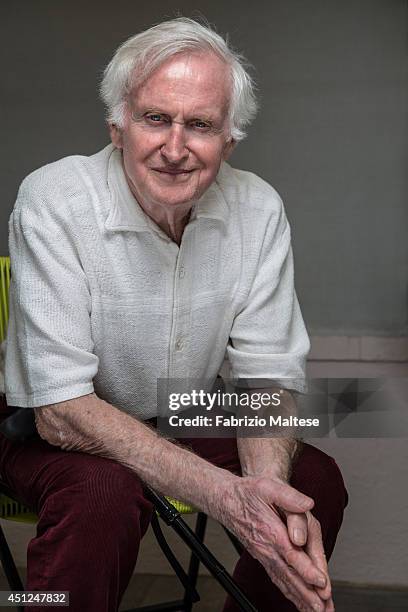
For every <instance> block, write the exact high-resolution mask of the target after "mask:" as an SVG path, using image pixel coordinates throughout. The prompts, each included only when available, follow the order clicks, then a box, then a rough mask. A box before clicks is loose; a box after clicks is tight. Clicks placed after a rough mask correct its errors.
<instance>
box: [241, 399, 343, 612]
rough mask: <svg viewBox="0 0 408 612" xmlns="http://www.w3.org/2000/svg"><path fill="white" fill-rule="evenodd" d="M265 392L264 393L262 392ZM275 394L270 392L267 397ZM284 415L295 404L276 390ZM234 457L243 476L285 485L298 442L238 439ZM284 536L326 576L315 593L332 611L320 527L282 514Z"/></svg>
mask: <svg viewBox="0 0 408 612" xmlns="http://www.w3.org/2000/svg"><path fill="white" fill-rule="evenodd" d="M263 391H265V390H263ZM275 391H277V390H276V389H273V390H272V391H271V393H273V392H275ZM279 394H280V396H281V405H280V409H279V411H280V412H281V413H283V414H284V415H290V414H296V403H295V400H294V398H293V396H292V395H291V393H289V392H287V391H283V390H279ZM237 446H238V453H239V458H240V463H241V469H242V474H243V475H244V476H261V475H262V476H265V477H269V478H271V479H272V480H275V479H278V480H281V481H283V482H289V479H290V475H291V471H292V464H293V461H294V460H295V457H297V456H298V454H299V452H300V450H301V442H300V441H299V440H297V439H296V438H294V437H290V436H288V437H278V438H272V437H264V438H249V437H245V438H238V439H237ZM280 510H281V512H282V514H283V516H284V517H285V519H286V525H287V531H288V535H289V537H290V539H291V542H292V543H293V544H294V545H295V546H299V547H303V548H304V550H305V551H306V552H307V554H308V555H309V556H310V558H311V559H312V560H313V561H314V563H315V564H316V566H317V567H319V568H320V570H321V571H322V572H323V573H324V574H325V576H326V586H325V588H323V589H317V592H318V594H319V595H320V596H321V597H322V599H323V601H324V602H325V605H326V608H325V610H326V611H327V612H331V611H332V610H334V605H333V600H332V598H331V584H330V578H329V574H328V568H327V562H326V558H325V555H324V549H323V542H322V535H321V529H320V524H319V522H318V521H317V519H315V518H314V516H313V515H312V514H311V512H310V511H307V512H305V513H297V512H288V511H284V510H283V511H282V509H280Z"/></svg>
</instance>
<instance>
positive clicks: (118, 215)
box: [105, 148, 229, 234]
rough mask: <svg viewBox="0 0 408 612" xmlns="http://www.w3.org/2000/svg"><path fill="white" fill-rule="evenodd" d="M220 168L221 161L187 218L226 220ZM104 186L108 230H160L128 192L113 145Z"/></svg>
mask: <svg viewBox="0 0 408 612" xmlns="http://www.w3.org/2000/svg"><path fill="white" fill-rule="evenodd" d="M222 171H223V164H222V165H221V168H220V171H219V173H218V175H217V179H216V181H215V182H214V183H212V185H210V187H209V188H208V189H207V191H206V192H205V193H204V194H203V195H202V196H201V198H200V199H199V200H198V201H197V202H196V203H195V204H194V206H193V209H192V211H191V216H190V221H192V220H193V219H195V218H197V219H198V218H200V217H202V218H207V219H217V220H219V221H222V222H223V223H225V224H226V223H227V220H228V215H229V208H228V204H227V202H226V200H225V198H224V195H223V193H222V190H221V189H220V186H219V184H218V182H217V181H218V178H219V176H220V174H221V173H222ZM108 187H109V191H110V194H111V202H112V208H111V210H110V212H109V214H108V217H107V219H106V221H105V228H106V229H107V230H109V231H135V232H146V231H147V232H151V231H154V232H156V233H160V234H162V233H163V232H162V230H161V229H160V228H159V227H158V225H156V223H154V221H152V219H150V217H148V215H146V213H145V212H144V211H143V209H142V208H141V206H140V205H139V204H138V202H137V200H136V198H135V197H134V195H133V194H132V192H131V191H130V188H129V185H128V182H127V180H126V177H125V173H124V171H123V165H122V155H121V152H120V150H119V149H116V148H113V149H112V152H111V154H110V156H109V161H108Z"/></svg>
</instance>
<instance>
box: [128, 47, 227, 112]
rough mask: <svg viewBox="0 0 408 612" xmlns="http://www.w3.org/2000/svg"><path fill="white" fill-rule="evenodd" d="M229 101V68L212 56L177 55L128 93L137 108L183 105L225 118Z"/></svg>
mask: <svg viewBox="0 0 408 612" xmlns="http://www.w3.org/2000/svg"><path fill="white" fill-rule="evenodd" d="M230 98H231V75H230V68H229V66H228V65H227V64H226V63H225V62H224V61H223V60H221V59H220V58H219V57H218V56H217V55H215V54H214V53H198V52H189V53H180V54H177V55H175V56H173V57H171V58H170V59H168V60H167V61H165V62H164V63H163V64H161V66H159V67H158V68H157V69H156V70H154V72H153V73H152V74H150V76H149V77H148V78H147V79H146V80H145V81H144V82H143V83H142V84H140V85H135V87H134V88H133V89H132V91H131V99H132V102H133V103H134V104H135V105H137V106H146V105H147V106H152V107H160V108H163V106H164V105H167V106H170V107H171V106H177V105H178V106H180V105H183V107H184V108H186V110H188V109H190V108H191V109H196V110H199V109H200V108H202V109H203V110H205V111H209V110H211V111H212V112H213V113H215V114H216V115H218V116H224V115H226V114H227V112H228V109H229V105H230Z"/></svg>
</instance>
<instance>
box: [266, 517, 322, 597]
mask: <svg viewBox="0 0 408 612" xmlns="http://www.w3.org/2000/svg"><path fill="white" fill-rule="evenodd" d="M275 546H276V549H277V551H278V552H279V555H280V556H281V557H282V558H283V560H284V561H285V563H286V565H287V566H289V567H290V568H293V569H294V570H295V571H296V572H297V574H299V576H300V577H301V578H302V579H303V580H304V581H305V582H306V583H307V584H309V585H312V586H314V587H318V588H321V589H325V588H326V586H327V580H328V577H327V574H326V573H324V572H322V571H321V569H320V566H318V565H316V564H315V561H313V560H312V559H311V558H310V557H309V556H308V555H307V553H306V552H305V551H304V550H303V549H302V548H300V547H299V546H294V545H293V544H292V542H291V541H290V539H289V535H288V531H287V528H286V527H284V526H283V525H282V528H281V529H276V530H275Z"/></svg>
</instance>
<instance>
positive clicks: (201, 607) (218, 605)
mask: <svg viewBox="0 0 408 612" xmlns="http://www.w3.org/2000/svg"><path fill="white" fill-rule="evenodd" d="M21 573H22V574H24V572H21ZM22 577H23V578H24V576H22ZM6 589H8V586H7V583H6V580H5V578H4V576H3V575H2V573H0V590H6ZM198 590H199V592H200V595H201V601H200V602H198V603H197V604H196V605H195V606H194V607H193V610H194V612H221V611H222V604H223V601H224V593H223V591H222V589H221V587H220V586H219V585H218V583H217V582H216V581H215V580H214V579H213V578H211V577H208V576H201V577H200V579H199V585H198ZM181 592H182V590H181V587H180V583H179V582H178V580H177V579H176V578H174V577H172V576H154V575H150V574H136V575H135V576H134V577H133V578H132V580H131V583H130V585H129V587H128V589H127V591H126V593H125V596H124V598H123V601H122V605H121V607H120V610H121V611H124V610H126V609H131V608H135V607H136V606H141V605H149V604H153V603H158V602H160V601H169V600H175V599H179V598H180V597H181ZM334 600H335V604H336V612H407V610H408V588H407V589H406V590H403V589H400V590H398V589H388V590H387V589H372V588H371V589H369V588H362V587H359V588H356V587H351V586H346V585H335V587H334ZM8 609H9V610H12V608H8ZM83 612H99V611H97V610H84V611H83ZM271 612H279V611H278V610H271Z"/></svg>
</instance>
